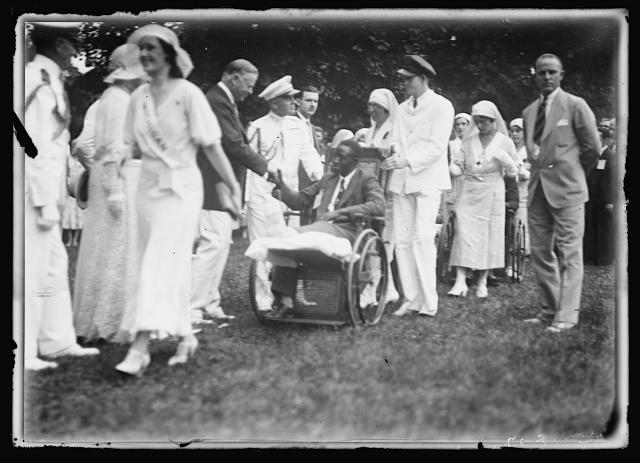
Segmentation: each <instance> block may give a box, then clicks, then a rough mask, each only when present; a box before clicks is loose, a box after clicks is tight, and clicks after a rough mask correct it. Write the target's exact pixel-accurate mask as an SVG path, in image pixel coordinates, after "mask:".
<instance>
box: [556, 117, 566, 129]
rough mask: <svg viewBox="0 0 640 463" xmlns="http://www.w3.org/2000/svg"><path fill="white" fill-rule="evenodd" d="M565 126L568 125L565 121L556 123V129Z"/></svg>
mask: <svg viewBox="0 0 640 463" xmlns="http://www.w3.org/2000/svg"><path fill="white" fill-rule="evenodd" d="M565 125H569V121H568V120H566V119H560V120H559V121H558V123H557V124H556V127H562V126H565Z"/></svg>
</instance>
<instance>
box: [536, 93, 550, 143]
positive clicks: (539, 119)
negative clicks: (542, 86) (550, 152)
mask: <svg viewBox="0 0 640 463" xmlns="http://www.w3.org/2000/svg"><path fill="white" fill-rule="evenodd" d="M547 96H548V95H545V96H544V98H543V100H542V102H541V103H540V106H538V114H537V116H536V125H535V126H534V129H533V142H534V143H535V144H536V145H540V138H541V137H542V132H543V131H544V122H545V117H546V115H545V107H546V106H547Z"/></svg>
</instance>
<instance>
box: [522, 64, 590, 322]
mask: <svg viewBox="0 0 640 463" xmlns="http://www.w3.org/2000/svg"><path fill="white" fill-rule="evenodd" d="M535 72H536V73H535V80H536V84H537V86H538V89H539V90H540V93H541V96H540V98H538V99H537V100H536V101H534V102H533V103H531V104H530V105H529V106H527V108H526V109H525V110H524V111H523V112H522V118H523V121H524V134H525V146H526V148H527V160H528V161H529V163H530V164H531V178H530V180H529V191H528V194H529V196H528V213H529V230H530V236H531V263H532V266H533V270H534V271H535V273H536V277H537V279H538V284H539V286H540V295H541V299H542V301H541V302H542V307H541V310H540V312H539V314H538V315H537V316H536V317H535V318H532V319H528V320H527V322H530V323H536V324H547V323H551V325H550V326H548V327H547V330H548V331H551V332H555V333H557V332H561V331H565V330H567V329H570V328H572V327H573V326H575V325H576V324H577V323H578V314H579V310H580V296H581V292H582V276H583V262H582V238H583V235H584V204H585V202H586V201H587V200H588V199H589V197H588V192H587V182H586V176H587V174H588V173H589V172H590V171H591V169H592V168H593V167H594V166H595V164H596V162H597V160H598V155H599V154H600V140H599V136H598V130H597V126H596V120H595V117H594V115H593V112H592V111H591V109H590V108H589V106H588V105H587V103H586V102H585V101H584V100H583V99H582V98H580V97H577V96H575V95H572V94H570V93H567V92H565V91H563V90H562V88H560V82H561V81H562V78H563V77H564V70H563V68H562V62H561V61H560V59H559V58H558V57H557V56H555V55H552V54H543V55H541V56H540V57H539V58H538V59H537V60H536V63H535Z"/></svg>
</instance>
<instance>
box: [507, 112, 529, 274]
mask: <svg viewBox="0 0 640 463" xmlns="http://www.w3.org/2000/svg"><path fill="white" fill-rule="evenodd" d="M523 129H524V125H523V123H522V118H521V117H518V118H516V119H514V120H512V121H511V122H510V123H509V136H510V137H511V140H512V141H513V144H514V145H515V146H516V153H517V155H518V212H517V214H518V220H520V222H522V223H523V224H524V225H525V229H524V244H525V254H526V255H529V254H530V253H531V251H530V247H529V223H528V220H529V219H528V214H527V197H528V189H529V178H530V177H531V164H529V162H528V161H527V149H526V147H525V146H524V132H523ZM507 273H509V269H507ZM509 276H510V275H509Z"/></svg>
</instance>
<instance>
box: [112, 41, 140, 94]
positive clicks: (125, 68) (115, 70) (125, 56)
mask: <svg viewBox="0 0 640 463" xmlns="http://www.w3.org/2000/svg"><path fill="white" fill-rule="evenodd" d="M109 69H110V70H111V74H109V75H108V76H107V77H105V78H104V81H105V82H106V83H108V84H112V83H114V82H115V81H116V80H133V79H145V78H147V77H148V76H147V73H146V72H144V69H143V67H142V64H141V63H140V49H139V48H138V47H137V46H136V45H133V44H131V43H125V44H124V45H120V46H119V47H118V48H116V49H115V50H113V52H112V53H111V56H110V57H109Z"/></svg>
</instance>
